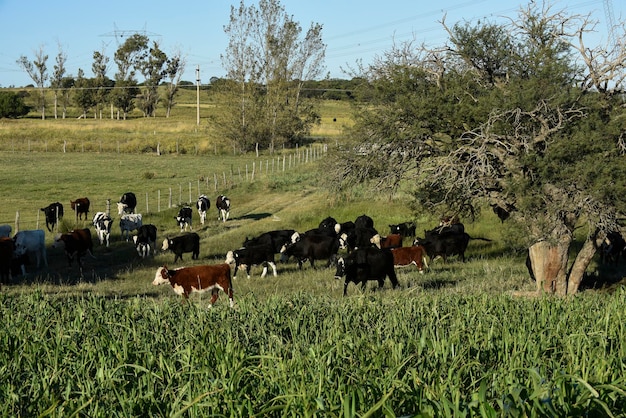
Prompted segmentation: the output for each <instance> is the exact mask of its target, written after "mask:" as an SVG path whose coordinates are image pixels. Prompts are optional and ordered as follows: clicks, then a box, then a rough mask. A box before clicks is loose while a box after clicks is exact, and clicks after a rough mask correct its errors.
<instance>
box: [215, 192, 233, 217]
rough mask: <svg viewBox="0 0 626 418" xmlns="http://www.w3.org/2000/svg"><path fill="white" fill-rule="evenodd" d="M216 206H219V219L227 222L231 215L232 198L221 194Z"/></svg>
mask: <svg viewBox="0 0 626 418" xmlns="http://www.w3.org/2000/svg"><path fill="white" fill-rule="evenodd" d="M215 206H216V207H217V219H218V220H219V219H221V220H222V222H226V221H227V220H228V217H229V216H230V199H229V198H227V197H226V196H224V195H219V196H217V199H216V200H215Z"/></svg>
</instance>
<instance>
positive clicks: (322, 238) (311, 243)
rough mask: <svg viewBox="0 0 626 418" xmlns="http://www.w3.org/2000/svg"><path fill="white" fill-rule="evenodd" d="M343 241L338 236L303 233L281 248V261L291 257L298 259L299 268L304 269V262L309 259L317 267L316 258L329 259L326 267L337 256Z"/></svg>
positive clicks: (312, 265)
mask: <svg viewBox="0 0 626 418" xmlns="http://www.w3.org/2000/svg"><path fill="white" fill-rule="evenodd" d="M340 247H341V241H340V239H339V238H337V237H334V238H333V237H329V236H326V235H303V236H301V238H300V240H299V241H297V242H295V243H290V244H286V245H284V246H283V248H281V250H280V253H281V258H280V261H281V262H283V263H284V262H287V261H288V260H289V257H292V256H293V257H295V258H296V259H297V260H298V268H300V269H302V264H303V263H304V262H305V261H306V260H307V259H308V260H309V263H311V267H312V268H315V260H324V259H328V263H327V264H326V267H329V266H330V265H331V263H332V262H333V261H334V260H335V258H336V257H337V253H338V252H339V248H340Z"/></svg>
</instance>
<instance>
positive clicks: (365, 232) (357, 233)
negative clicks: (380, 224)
mask: <svg viewBox="0 0 626 418" xmlns="http://www.w3.org/2000/svg"><path fill="white" fill-rule="evenodd" d="M341 238H342V239H343V240H344V242H345V245H346V246H347V247H348V251H350V252H352V251H354V250H355V249H357V248H367V247H371V246H373V245H377V246H380V235H379V234H378V231H376V229H374V228H364V227H358V226H357V227H356V228H354V229H353V230H352V231H350V232H348V233H347V234H342V235H341Z"/></svg>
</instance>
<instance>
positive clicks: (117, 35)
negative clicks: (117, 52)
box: [100, 23, 161, 47]
mask: <svg viewBox="0 0 626 418" xmlns="http://www.w3.org/2000/svg"><path fill="white" fill-rule="evenodd" d="M113 27H114V28H115V29H114V30H113V31H111V32H107V33H103V34H102V35H100V36H105V37H112V38H114V39H115V43H116V44H117V46H118V47H119V46H120V41H121V40H122V39H124V38H127V37H129V36H132V35H135V34H139V35H143V36H147V37H148V38H152V37H155V36H156V37H160V36H161V35H159V34H158V33H154V32H148V31H147V30H146V27H145V26H144V28H143V29H140V30H137V29H126V30H120V29H118V28H117V25H116V24H115V23H113ZM107 46H108V45H107Z"/></svg>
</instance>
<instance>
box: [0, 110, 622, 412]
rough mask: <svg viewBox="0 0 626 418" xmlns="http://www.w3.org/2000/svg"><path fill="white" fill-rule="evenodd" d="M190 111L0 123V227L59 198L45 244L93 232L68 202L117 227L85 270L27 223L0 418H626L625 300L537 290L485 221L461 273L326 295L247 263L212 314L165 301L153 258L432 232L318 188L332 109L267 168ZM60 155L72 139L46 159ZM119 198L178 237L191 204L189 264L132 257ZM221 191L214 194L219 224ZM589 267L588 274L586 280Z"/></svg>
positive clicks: (433, 268)
mask: <svg viewBox="0 0 626 418" xmlns="http://www.w3.org/2000/svg"><path fill="white" fill-rule="evenodd" d="M193 117H194V114H193V112H191V116H190V117H188V118H182V117H181V118H178V119H176V118H174V120H173V121H168V120H165V119H164V118H156V119H154V120H145V119H142V118H137V119H134V120H130V121H84V120H78V121H77V120H75V119H72V120H67V121H53V120H47V121H40V120H36V119H32V118H31V119H25V120H18V121H0V124H1V126H2V129H0V149H1V150H2V151H0V178H2V182H0V196H1V197H2V199H3V205H2V206H1V207H0V224H10V225H12V226H13V227H14V228H16V227H19V229H20V230H26V229H36V228H39V229H42V228H43V229H45V222H44V218H43V213H42V212H40V211H39V209H40V208H42V207H44V206H46V205H48V204H49V203H52V202H54V201H60V202H61V203H63V205H64V206H65V208H66V215H65V217H64V219H63V220H62V222H61V225H60V228H61V231H66V230H70V229H72V228H76V227H89V228H91V229H92V231H93V227H92V226H91V225H90V221H89V220H88V221H83V220H76V219H74V217H73V216H72V212H71V210H70V208H69V201H70V199H75V198H77V197H83V196H87V197H89V198H90V200H91V202H92V209H91V214H92V215H93V213H95V212H96V211H103V210H106V208H107V201H109V200H110V202H112V203H111V204H112V216H113V218H114V227H113V229H112V242H111V245H110V247H108V248H106V247H103V246H101V245H100V244H99V243H98V242H97V240H95V236H94V256H95V258H91V257H89V256H86V257H85V258H84V275H83V277H80V276H79V274H78V268H77V266H76V263H75V262H74V263H73V264H72V265H71V266H69V265H68V262H67V260H66V259H65V255H64V254H63V252H62V251H61V250H59V249H55V248H53V247H52V242H53V235H54V234H53V233H50V232H48V231H46V243H47V248H48V254H47V258H48V266H47V267H42V268H41V269H39V270H37V269H36V268H35V266H28V274H27V275H26V276H24V277H16V278H14V281H13V283H12V284H10V285H5V286H3V287H2V290H1V291H0V317H1V318H2V321H0V372H1V374H0V375H1V376H2V380H3V383H2V385H0V415H1V416H16V417H17V416H23V417H27V416H28V417H30V416H54V417H66V416H89V417H112V416H124V417H130V416H132V417H135V416H159V417H161V416H189V417H206V416H233V417H240V416H298V417H300V416H302V417H313V416H315V417H322V416H324V417H326V416H328V417H354V416H363V417H378V416H386V417H395V416H398V417H400V416H424V417H440V416H449V417H458V416H486V417H491V416H494V417H495V416H498V417H500V416H507V417H509V416H510V417H525V416H537V417H544V416H545V417H553V416H563V417H566V416H567V417H569V416H622V417H623V416H626V412H625V411H626V378H625V376H626V329H625V326H624V322H623V317H624V312H625V311H624V305H625V302H626V291H625V290H624V289H623V288H622V287H621V286H614V287H611V288H608V289H605V290H602V291H600V290H587V291H583V292H581V293H580V294H579V295H577V296H576V297H574V298H569V299H557V298H549V297H544V296H536V295H534V294H533V291H534V289H535V285H534V283H533V282H532V281H531V280H530V279H529V278H528V274H527V272H526V268H525V266H524V258H525V255H524V254H523V253H520V252H517V251H514V250H513V247H512V245H511V242H510V239H511V238H510V237H513V236H515V235H516V234H517V233H518V232H517V231H515V230H514V229H513V227H512V226H511V225H509V224H507V223H506V222H505V223H504V224H501V223H500V221H499V220H498V218H497V217H495V216H494V215H493V214H491V213H490V212H488V211H483V213H482V215H481V216H480V217H479V218H478V219H477V220H476V221H474V222H469V221H467V222H466V229H467V231H468V232H469V233H470V235H472V236H474V237H486V238H489V239H491V240H492V241H490V242H485V241H474V240H473V241H471V243H470V245H469V248H468V252H467V256H468V261H467V262H465V263H462V262H461V261H460V260H458V259H457V258H456V257H453V258H451V259H450V260H449V261H448V262H447V263H443V261H441V260H436V261H434V262H431V263H430V269H428V270H427V271H426V272H425V273H424V274H420V273H419V272H418V271H417V270H416V269H415V268H413V267H408V268H403V269H398V278H399V281H400V285H401V286H400V288H399V289H391V287H390V285H389V283H388V282H387V283H385V287H384V289H383V290H381V291H376V290H374V288H375V285H374V283H370V284H369V286H368V288H367V289H366V290H365V291H361V289H360V288H357V287H355V286H354V285H352V284H351V285H350V287H349V288H348V296H347V297H345V298H344V297H342V291H343V283H342V282H341V281H338V280H336V279H334V272H335V270H334V268H333V267H330V268H324V266H323V264H324V263H319V266H318V268H317V269H312V268H311V267H310V266H309V265H308V264H307V265H305V266H304V267H303V269H302V270H299V269H298V268H297V264H296V263H295V262H293V261H291V262H288V263H286V264H281V263H279V264H278V275H277V276H276V277H274V276H272V275H271V274H270V275H268V276H266V277H264V278H260V274H261V268H260V267H253V268H252V272H251V276H252V277H251V278H250V279H247V278H246V277H245V274H242V273H240V274H238V275H237V279H235V281H234V290H235V302H236V307H235V308H234V309H230V308H229V306H228V303H227V298H226V297H225V295H224V294H221V295H220V298H219V300H218V301H217V303H216V304H215V306H214V307H212V308H210V307H209V304H208V296H206V295H197V294H194V295H192V297H191V298H190V300H189V303H183V302H182V300H181V298H180V297H179V296H177V295H175V294H174V292H173V291H172V289H171V288H170V287H168V286H160V287H155V286H152V284H151V282H152V280H153V278H154V275H155V271H156V269H157V268H158V267H159V266H161V265H164V264H167V265H168V266H170V267H180V266H184V265H198V264H214V263H221V262H223V261H224V258H225V254H226V252H227V251H229V250H233V249H236V248H238V247H240V246H241V244H242V243H243V241H244V240H245V238H246V237H251V236H255V235H258V234H260V233H262V232H265V231H268V230H273V229H282V228H292V229H296V230H299V231H302V230H306V229H309V228H312V227H315V226H317V224H318V223H319V222H320V221H321V220H322V219H323V218H325V217H327V216H333V217H335V218H336V219H337V220H339V221H345V220H354V219H355V218H356V216H358V215H361V214H363V213H367V214H368V215H370V216H371V217H372V218H373V219H374V221H375V224H376V225H375V226H376V227H377V228H378V229H379V231H381V232H382V233H383V234H386V233H387V232H388V224H391V223H398V222H403V221H406V220H414V221H415V222H416V223H417V230H418V234H419V233H420V231H422V230H424V229H428V228H430V227H432V226H433V224H434V223H436V222H437V217H438V216H437V215H438V214H427V213H423V214H416V213H412V212H411V210H410V209H409V204H408V200H407V198H406V197H405V196H403V195H401V194H400V195H398V196H394V197H393V199H391V200H390V199H389V197H388V196H372V195H368V194H366V193H364V192H362V191H359V190H355V191H353V192H352V193H350V194H345V195H333V194H331V193H329V192H328V191H327V190H325V189H324V186H323V183H322V179H323V176H324V173H323V172H322V171H321V170H320V161H323V159H324V158H327V156H326V151H325V150H326V149H327V148H328V149H330V150H331V152H332V147H333V146H335V144H336V143H337V142H338V141H341V133H340V132H341V126H342V125H349V124H350V121H349V110H348V109H347V107H346V106H345V105H344V106H343V107H342V106H341V105H338V104H337V103H332V104H331V105H329V106H328V107H326V108H324V110H323V113H322V125H320V126H319V127H317V128H316V129H318V131H316V132H314V139H313V140H312V142H313V144H312V145H307V146H303V147H300V148H299V149H298V150H295V149H289V150H281V151H280V152H278V153H276V154H274V155H268V154H267V153H265V152H261V153H260V155H259V156H257V155H255V154H252V153H251V154H244V155H232V154H230V153H229V152H228V150H227V149H226V151H225V150H222V149H218V148H219V147H216V146H215V141H216V140H215V139H214V138H212V137H211V136H210V135H209V134H207V133H206V132H208V131H209V130H210V129H209V128H208V127H206V129H205V130H204V131H202V130H198V131H196V130H195V127H194V123H193V121H191V120H190V119H192V118H193ZM334 120H336V121H334ZM125 135H127V136H128V137H129V138H130V137H132V138H131V139H128V140H127V141H126V142H124V137H125ZM162 135H163V136H162ZM118 140H119V142H120V144H125V145H124V146H122V145H120V147H119V149H118V147H117V142H118ZM29 141H30V149H29V148H28V146H29V144H28V142H29ZM64 141H66V142H67V143H68V144H69V143H71V144H81V143H83V144H89V145H88V146H85V147H84V148H83V147H81V146H80V145H72V147H66V150H65V151H66V152H63V151H62V149H61V147H62V146H63V142H64ZM99 141H102V143H103V145H102V149H100V148H99V146H98V144H99ZM155 141H157V142H158V141H161V144H163V146H165V147H166V151H165V152H163V153H162V154H161V155H157V154H156V153H155V152H153V150H152V147H153V144H154V143H155ZM46 142H47V143H48V149H46V148H45V143H46ZM52 144H54V146H52ZM111 144H115V146H111ZM129 144H132V145H129ZM176 144H178V146H179V148H178V152H177V149H176ZM196 144H204V145H203V146H202V147H204V148H202V147H198V148H196ZM183 148H184V149H185V152H182V151H181V150H182V149H183ZM200 148H201V149H202V150H209V151H202V150H200V151H199V152H194V149H200ZM127 191H133V192H135V193H136V194H137V197H138V200H139V203H138V208H137V211H138V212H141V213H142V214H143V221H144V223H152V224H155V225H156V226H157V228H158V238H159V239H158V240H159V241H160V240H162V239H163V238H164V237H166V236H173V235H176V234H178V233H179V232H180V231H179V228H178V227H177V225H176V223H175V220H174V216H175V215H176V213H177V211H178V208H179V206H180V205H184V204H190V203H191V204H192V205H193V204H194V202H195V199H196V198H197V196H198V194H200V193H205V194H207V195H208V196H209V197H210V198H211V203H212V208H211V209H212V210H211V211H210V216H209V217H208V221H207V223H206V224H205V225H199V224H198V220H197V219H198V218H197V212H195V210H194V230H195V231H196V232H198V233H199V235H200V236H201V251H200V258H199V260H193V261H192V260H191V259H190V254H185V256H184V261H183V262H178V263H176V264H174V263H173V260H174V255H173V254H171V253H161V252H158V253H157V255H155V256H154V257H152V256H151V257H149V258H147V259H143V260H142V259H140V258H139V257H138V256H137V254H136V252H135V249H134V247H133V245H132V244H130V243H128V242H126V241H123V240H121V237H120V231H119V227H118V226H117V220H118V219H119V217H118V215H117V213H116V211H115V202H117V200H118V199H119V197H120V196H121V195H122V194H123V193H124V192H127ZM218 194H226V195H228V196H229V197H230V199H231V200H232V210H231V219H230V220H229V221H228V222H226V223H222V222H219V221H218V220H217V211H215V210H214V207H213V206H214V203H215V197H216V196H217V195H218ZM406 244H407V245H408V244H409V242H408V241H407V243H406ZM601 274H602V269H601V268H600V266H598V265H597V264H595V263H594V264H593V266H592V271H590V272H589V277H590V279H592V278H593V277H599V276H600V275H601Z"/></svg>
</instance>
